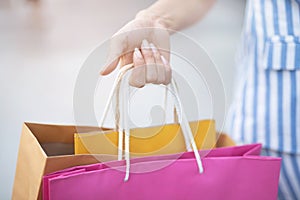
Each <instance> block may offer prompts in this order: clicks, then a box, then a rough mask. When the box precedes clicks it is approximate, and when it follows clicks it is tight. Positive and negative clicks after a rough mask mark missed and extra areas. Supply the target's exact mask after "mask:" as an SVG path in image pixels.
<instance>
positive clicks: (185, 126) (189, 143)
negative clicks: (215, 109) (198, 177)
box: [100, 64, 203, 182]
mask: <svg viewBox="0 0 300 200" xmlns="http://www.w3.org/2000/svg"><path fill="white" fill-rule="evenodd" d="M132 67H133V64H129V65H126V66H123V67H122V68H120V70H119V73H118V76H117V78H116V79H115V81H114V84H113V88H112V90H111V93H110V95H109V98H108V101H107V103H106V106H105V109H104V114H103V116H102V118H101V120H100V126H101V127H102V126H103V123H104V120H105V118H106V116H107V113H108V109H109V107H110V105H111V102H112V98H113V96H114V94H115V93H116V95H117V98H118V99H117V106H116V107H117V108H118V109H117V114H116V118H117V119H118V122H119V123H118V124H117V128H118V134H119V137H118V138H119V140H118V160H121V159H122V152H123V131H124V132H125V142H124V143H125V154H124V155H125V161H126V174H125V178H124V181H125V182H126V181H128V179H129V174H130V152H129V146H130V129H129V126H128V124H129V116H128V110H126V109H128V108H129V99H128V95H129V91H126V90H125V88H126V86H128V80H126V79H125V78H124V76H125V74H126V72H127V71H129V70H130V69H131V68H132ZM125 81H126V82H125ZM167 87H170V91H172V92H173V96H174V97H175V98H174V99H175V111H176V114H177V119H179V124H180V127H181V129H182V133H183V135H184V139H185V144H186V149H187V151H191V150H193V152H194V155H195V159H196V162H197V165H198V170H199V173H203V165H202V161H201V158H200V154H199V152H198V149H197V146H196V142H195V140H194V136H193V133H192V131H191V128H190V126H189V122H188V120H187V117H186V115H185V112H184V111H183V107H182V103H181V101H180V98H179V94H178V89H177V86H176V83H175V80H174V79H173V78H172V80H171V83H170V84H169V85H168V86H167ZM180 111H181V112H180Z"/></svg>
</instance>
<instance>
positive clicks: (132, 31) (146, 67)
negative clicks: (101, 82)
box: [101, 17, 171, 87]
mask: <svg viewBox="0 0 300 200" xmlns="http://www.w3.org/2000/svg"><path fill="white" fill-rule="evenodd" d="M143 40H145V42H144V45H142V41H143ZM146 41H149V42H151V43H152V45H151V46H154V45H153V44H155V46H156V48H155V49H156V50H157V53H154V51H153V50H152V49H154V48H151V47H150V44H149V43H148V42H146ZM147 45H148V46H147ZM169 46H170V42H169V32H168V31H167V30H166V29H165V28H164V26H163V25H162V24H161V23H159V22H157V21H155V20H152V19H151V18H149V17H139V18H137V19H135V20H133V21H131V22H129V23H128V24H126V25H125V26H124V27H123V28H121V29H120V30H119V31H118V32H117V33H116V34H114V36H113V37H112V38H111V41H110V49H109V54H108V59H107V63H106V65H105V68H104V70H102V72H101V74H102V75H107V74H109V73H111V72H112V71H113V70H114V69H115V68H116V67H117V65H118V64H119V66H124V65H127V64H130V63H134V68H133V71H132V76H131V78H130V84H131V85H132V86H135V87H143V86H144V85H145V84H146V83H154V84H160V83H163V84H168V83H169V81H168V80H169V79H170V78H169V75H170V74H171V71H170V70H169V69H168V70H169V71H170V72H168V77H166V74H165V75H164V77H165V79H164V80H163V78H162V75H161V74H160V73H161V72H162V71H164V72H167V71H166V69H165V67H164V68H163V69H162V67H163V66H162V65H161V64H160V63H162V58H161V57H160V55H162V56H163V57H164V59H165V60H166V63H168V60H169ZM140 47H141V51H142V52H139V53H140V54H141V55H142V58H143V59H142V58H138V57H137V55H139V54H138V53H136V56H134V54H133V52H134V49H135V48H140ZM155 49H154V50H155ZM155 56H156V57H155ZM157 56H159V58H158V57H157ZM134 59H135V61H134ZM140 63H144V64H140ZM156 63H158V65H157V66H156ZM154 69H156V70H157V71H155V70H154ZM142 72H144V73H142ZM158 75H159V77H158ZM170 76H171V75H170ZM135 79H136V80H135Z"/></svg>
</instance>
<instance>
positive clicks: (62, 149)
mask: <svg viewBox="0 0 300 200" xmlns="http://www.w3.org/2000/svg"><path fill="white" fill-rule="evenodd" d="M78 130H82V131H83V132H89V131H99V128H97V127H76V126H61V125H47V124H35V123H24V124H23V129H22V134H21V140H20V146H19V154H18V161H17V167H16V174H15V181H14V187H13V194H12V199H14V200H22V199H25V200H29V199H30V200H31V199H41V189H40V188H41V187H40V185H41V180H42V177H43V175H44V174H48V173H51V172H54V171H57V170H61V169H64V168H68V167H72V166H76V165H85V164H92V163H96V162H99V161H98V160H97V159H96V158H95V157H94V156H92V155H74V145H73V143H74V133H76V132H78ZM112 159H114V158H113V157H111V158H110V157H107V160H112Z"/></svg>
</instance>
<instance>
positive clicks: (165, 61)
mask: <svg viewBox="0 0 300 200" xmlns="http://www.w3.org/2000/svg"><path fill="white" fill-rule="evenodd" d="M160 58H161V60H162V61H163V63H164V65H167V64H168V61H167V59H165V57H164V56H163V55H161V56H160Z"/></svg>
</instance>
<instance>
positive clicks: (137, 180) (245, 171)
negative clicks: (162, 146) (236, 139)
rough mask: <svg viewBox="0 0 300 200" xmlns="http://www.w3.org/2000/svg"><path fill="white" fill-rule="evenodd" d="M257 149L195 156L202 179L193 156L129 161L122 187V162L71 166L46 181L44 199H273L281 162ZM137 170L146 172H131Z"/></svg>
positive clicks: (222, 150)
mask: <svg viewBox="0 0 300 200" xmlns="http://www.w3.org/2000/svg"><path fill="white" fill-rule="evenodd" d="M260 150H261V145H260V144H251V145H244V146H236V147H224V148H217V149H213V150H210V151H199V153H200V155H204V156H203V157H202V158H201V160H202V164H203V168H204V172H203V173H201V174H200V173H199V171H198V169H197V164H196V161H195V158H194V154H193V152H187V153H183V154H181V155H178V154H177V155H165V156H152V157H144V158H136V159H131V168H130V171H132V172H131V173H130V178H129V180H128V181H126V182H124V176H125V172H124V170H125V164H126V162H125V161H123V160H122V161H112V162H107V163H99V164H93V165H86V166H78V167H73V168H69V169H65V170H62V171H58V172H56V173H53V174H49V175H46V176H44V178H43V198H44V200H62V199H72V200H77V199H78V200H81V199H85V200H94V199H95V200H96V199H97V200H98V199H105V200H106V199H130V200H135V199H145V200H147V199H149V200H150V199H151V200H153V199H163V200H165V199H204V200H205V199H207V200H219V199H223V200H226V199H230V200H241V199H243V200H247V199H249V200H253V199H255V200H260V199H261V200H268V199H270V200H275V199H277V188H278V180H279V172H280V162H281V160H280V158H275V157H265V156H259V154H260ZM174 158H177V159H174ZM166 163H167V164H166ZM160 164H161V165H162V166H163V165H164V164H165V165H164V167H162V168H159V169H157V170H152V171H151V170H148V171H147V169H151V168H153V166H154V168H155V166H156V167H157V166H158V165H160ZM154 168H153V169H154ZM139 169H142V170H144V173H135V172H134V171H138V170H139Z"/></svg>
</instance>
